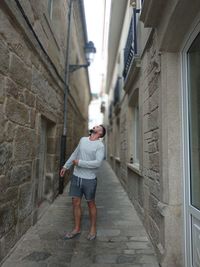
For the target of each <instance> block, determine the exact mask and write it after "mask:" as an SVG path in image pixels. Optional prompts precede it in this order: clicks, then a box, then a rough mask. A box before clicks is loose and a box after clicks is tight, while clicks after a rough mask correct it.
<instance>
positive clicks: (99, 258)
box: [2, 162, 158, 267]
mask: <svg viewBox="0 0 200 267" xmlns="http://www.w3.org/2000/svg"><path fill="white" fill-rule="evenodd" d="M68 188H69V187H68V186H67V188H66V189H65V192H64V193H63V194H62V195H59V196H58V197H57V199H56V200H55V201H54V203H53V204H51V205H50V206H49V208H48V209H47V210H46V212H45V213H44V215H43V216H42V217H41V219H40V220H39V221H38V222H37V224H36V225H35V226H33V227H31V228H30V229H29V230H28V232H27V233H26V234H25V235H24V236H23V237H22V239H21V240H20V241H19V242H18V243H17V245H16V246H15V248H14V250H13V251H12V252H11V254H10V255H9V257H7V259H6V261H5V262H4V263H3V265H2V267H13V266H15V267H45V266H49V267H50V266H51V267H62V266H63V267H64V266H65V267H69V266H70V267H110V266H117V267H158V264H157V261H156V258H155V256H154V250H153V247H152V246H151V243H150V241H149V239H148V237H147V234H146V232H145V229H144V227H143V225H142V223H141V221H140V219H139V218H138V215H137V213H136V211H135V209H134V207H133V205H132V203H131V202H130V201H129V199H128V196H127V193H126V192H125V191H124V189H123V188H122V186H121V184H120V182H119V181H118V179H117V177H116V176H115V174H114V172H113V171H112V169H111V168H110V166H109V165H108V163H107V162H104V163H103V166H102V167H101V169H100V171H99V174H98V187H97V199H96V201H97V207H98V222H97V228H98V230H97V239H96V240H95V241H88V240H87V239H86V236H87V231H88V227H89V218H88V211H87V205H86V201H83V220H82V233H81V235H80V236H79V237H76V238H75V239H72V240H67V241H66V240H64V239H63V236H64V233H65V231H68V230H71V228H72V227H73V216H72V207H71V198H70V197H69V196H68Z"/></svg>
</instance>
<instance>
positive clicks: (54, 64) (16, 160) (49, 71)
mask: <svg viewBox="0 0 200 267" xmlns="http://www.w3.org/2000/svg"><path fill="white" fill-rule="evenodd" d="M68 10H69V1H64V0H58V1H57V0H56V1H53V0H42V1H38V0H28V1H27V0H26V1H24V0H20V1H19V0H13V1H10V0H2V1H1V3H0V260H2V259H3V258H4V257H5V256H6V255H7V254H8V252H9V251H10V249H11V248H12V246H13V245H14V244H15V243H16V242H17V241H18V240H19V238H20V237H21V236H22V235H23V234H24V233H25V232H26V230H27V229H28V228H29V227H30V226H31V225H33V224H34V223H35V222H36V221H37V219H38V218H39V216H40V214H41V213H42V212H43V210H44V208H45V207H46V206H47V205H48V203H50V202H52V201H53V200H54V198H55V197H56V195H57V194H58V187H59V168H60V166H59V165H60V150H61V145H60V143H61V136H62V133H63V120H64V116H63V113H64V110H63V109H64V85H65V72H66V63H68V64H84V63H85V61H86V60H85V54H84V46H85V44H86V43H87V42H88V40H87V32H86V23H85V16H84V6H83V1H82V0H80V1H73V6H72V16H71V17H72V23H71V38H70V49H69V57H68V60H69V62H66V47H67V32H68ZM90 98H91V94H90V85H89V79H88V72H87V69H83V68H82V69H79V70H76V71H74V72H73V73H70V74H69V92H68V101H67V149H66V156H68V155H69V154H70V153H71V152H72V150H73V149H74V147H75V146H76V145H77V143H78V141H79V138H80V137H81V136H82V135H85V134H86V133H87V131H88V105H89V102H90Z"/></svg>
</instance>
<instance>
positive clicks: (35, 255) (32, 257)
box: [23, 251, 51, 262]
mask: <svg viewBox="0 0 200 267" xmlns="http://www.w3.org/2000/svg"><path fill="white" fill-rule="evenodd" d="M50 256H51V254H50V253H48V252H41V251H34V252H32V253H31V254H29V255H28V256H26V257H24V258H23V260H27V261H36V262H38V261H44V260H46V259H47V258H49V257H50Z"/></svg>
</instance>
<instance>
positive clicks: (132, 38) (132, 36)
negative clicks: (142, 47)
mask: <svg viewBox="0 0 200 267" xmlns="http://www.w3.org/2000/svg"><path fill="white" fill-rule="evenodd" d="M138 13H140V9H137V8H133V15H132V18H131V22H130V26H129V31H128V37H127V40H126V46H125V48H124V70H123V77H124V79H125V78H126V76H127V74H128V71H129V68H130V66H131V63H132V60H133V58H134V56H135V55H137V52H138V48H137V21H138V19H137V15H138Z"/></svg>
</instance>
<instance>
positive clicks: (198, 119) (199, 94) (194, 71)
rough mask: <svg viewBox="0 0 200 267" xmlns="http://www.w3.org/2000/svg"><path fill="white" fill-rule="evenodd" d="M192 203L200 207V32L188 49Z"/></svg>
mask: <svg viewBox="0 0 200 267" xmlns="http://www.w3.org/2000/svg"><path fill="white" fill-rule="evenodd" d="M188 90H189V135H190V173H191V204H192V205H193V206H194V207H196V208H198V209H200V34H199V35H198V36H197V38H196V39H195V40H194V42H193V43H192V45H191V47H190V49H189V50H188Z"/></svg>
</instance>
